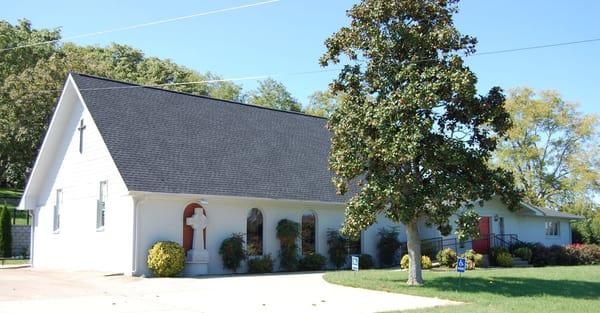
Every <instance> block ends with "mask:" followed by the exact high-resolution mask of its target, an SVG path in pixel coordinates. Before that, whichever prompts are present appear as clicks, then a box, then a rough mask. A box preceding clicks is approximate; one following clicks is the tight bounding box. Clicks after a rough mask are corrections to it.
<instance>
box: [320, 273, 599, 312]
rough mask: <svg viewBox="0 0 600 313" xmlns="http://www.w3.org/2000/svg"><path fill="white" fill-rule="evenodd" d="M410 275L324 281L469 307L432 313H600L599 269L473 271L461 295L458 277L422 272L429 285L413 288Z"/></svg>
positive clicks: (329, 275) (347, 276)
mask: <svg viewBox="0 0 600 313" xmlns="http://www.w3.org/2000/svg"><path fill="white" fill-rule="evenodd" d="M406 275H407V273H406V272H399V271H390V270H361V271H360V272H358V273H356V274H354V273H353V272H351V271H338V272H329V273H327V274H325V280H326V281H328V282H330V283H334V284H340V285H345V286H350V287H360V288H366V289H374V290H381V291H387V292H397V293H404V294H411V295H418V296H426V297H437V298H442V299H449V300H455V301H460V302H465V303H466V304H465V305H461V306H459V307H456V306H446V307H440V308H435V309H427V310H423V312H424V311H427V312H457V311H463V312H527V313H532V312H600V265H593V266H564V267H563V266H557V267H543V268H519V269H517V268H514V269H490V270H475V271H468V272H467V273H466V274H463V276H462V282H461V290H460V291H457V287H458V274H457V273H455V272H432V271H423V276H424V279H425V285H424V286H422V287H409V286H407V285H406V284H405V282H406Z"/></svg>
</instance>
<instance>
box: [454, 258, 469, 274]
mask: <svg viewBox="0 0 600 313" xmlns="http://www.w3.org/2000/svg"><path fill="white" fill-rule="evenodd" d="M466 268H467V260H466V259H465V258H458V260H457V261H456V271H457V272H459V273H464V272H465V269H466Z"/></svg>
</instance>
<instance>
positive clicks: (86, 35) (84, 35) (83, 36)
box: [0, 0, 280, 52]
mask: <svg viewBox="0 0 600 313" xmlns="http://www.w3.org/2000/svg"><path fill="white" fill-rule="evenodd" d="M279 1H280V0H269V1H263V2H256V3H251V4H245V5H240V6H236V7H231V8H224V9H217V10H212V11H207V12H201V13H196V14H192V15H186V16H179V17H173V18H168V19H164V20H159V21H153V22H147V23H142V24H136V25H130V26H124V27H119V28H113V29H108V30H103V31H98V32H93V33H86V34H80V35H75V36H70V37H65V38H61V39H55V40H48V41H42V42H36V43H31V44H24V45H19V46H15V47H10V48H4V49H0V52H4V51H10V50H14V49H20V48H28V47H35V46H41V45H47V44H53V43H56V42H60V41H66V40H72V39H79V38H87V37H93V36H98V35H104V34H108V33H115V32H121V31H126V30H132V29H137V28H142V27H148V26H154V25H159V24H165V23H171V22H177V21H181V20H187V19H190V18H195V17H200V16H206V15H211V14H217V13H223V12H228V11H235V10H241V9H246V8H251V7H255V6H260V5H266V4H272V3H275V2H279Z"/></svg>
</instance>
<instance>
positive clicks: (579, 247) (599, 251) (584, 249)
mask: <svg viewBox="0 0 600 313" xmlns="http://www.w3.org/2000/svg"><path fill="white" fill-rule="evenodd" d="M565 253H566V254H567V255H568V259H569V261H570V262H569V264H570V265H594V264H600V246H598V245H584V244H572V245H568V246H566V247H565Z"/></svg>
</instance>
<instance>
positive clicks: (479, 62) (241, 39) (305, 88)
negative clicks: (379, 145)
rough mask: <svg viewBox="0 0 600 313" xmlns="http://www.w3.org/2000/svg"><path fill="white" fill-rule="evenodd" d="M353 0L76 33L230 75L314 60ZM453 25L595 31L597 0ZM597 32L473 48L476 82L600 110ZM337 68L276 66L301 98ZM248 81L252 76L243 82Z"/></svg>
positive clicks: (104, 25) (530, 35)
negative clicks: (551, 93)
mask: <svg viewBox="0 0 600 313" xmlns="http://www.w3.org/2000/svg"><path fill="white" fill-rule="evenodd" d="M258 1H259V0H223V1H175V0H172V1H169V2H165V1H123V0H120V1H115V0H103V1H65V0H54V1H28V0H20V1H10V2H8V3H4V4H3V5H2V11H0V19H5V20H8V21H9V22H11V23H15V22H16V21H17V20H18V19H20V18H28V19H30V20H31V21H32V23H33V25H34V27H36V28H42V27H47V28H54V27H62V30H63V36H64V37H69V36H73V35H78V34H82V33H89V32H95V31H101V30H107V29H113V28H117V27H122V26H128V25H133V24H139V23H145V22H150V21H155V20H161V19H165V18H171V17H177V16H183V15H189V14H195V13H200V12H205V11H209V10H214V9H221V8H227V7H234V6H239V5H243V4H249V3H253V2H258ZM354 2H355V1H348V0H335V1H323V0H321V1H317V0H281V1H280V2H278V3H275V4H269V5H264V6H257V7H252V8H247V9H243V10H238V11H232V12H224V13H219V14H214V15H210V16H203V17H198V18H193V19H188V20H184V21H179V22H174V23H169V24H162V25H156V26H150V27H146V28H140V29H135V30H129V31H123V32H116V33H110V34H105V35H100V36H95V37H90V38H82V39H78V40H74V41H75V42H76V43H78V44H93V45H106V44H108V43H110V42H117V43H122V44H129V45H131V46H134V47H136V48H139V49H141V50H142V51H144V52H145V53H146V54H147V55H148V56H156V57H160V58H169V59H172V60H173V61H175V62H177V63H179V64H182V65H185V66H187V67H189V68H193V69H195V70H198V71H201V72H204V71H207V70H210V71H212V72H215V73H218V74H220V75H222V76H224V77H226V78H228V77H243V76H254V75H264V74H272V73H290V72H302V71H313V70H318V69H319V65H318V62H317V60H318V58H319V56H320V55H321V54H322V53H323V51H324V47H323V41H324V40H325V39H326V38H327V37H328V36H330V35H331V34H332V33H333V32H335V31H336V30H337V29H338V28H340V27H341V26H343V25H345V24H347V22H348V20H347V18H346V16H345V10H346V9H348V8H350V7H351V6H352V4H353V3H354ZM460 10H461V11H460V13H459V14H458V15H457V16H456V19H455V20H456V25H457V27H458V29H459V30H460V31H461V32H462V33H464V34H470V35H474V36H476V37H477V38H478V39H479V44H478V46H477V49H478V51H480V52H485V51H492V50H500V49H509V48H519V47H524V46H533V45H540V44H548V43H557V42H565V41H575V40H584V39H590V38H600V1H595V0H580V1H576V0H573V1H540V0H528V1H522V0H521V1H516V0H503V1H500V0H485V1H483V0H463V1H462V2H461V3H460ZM599 56H600V42H594V43H588V44H583V45H572V46H563V47H555V48H548V49H539V50H530V51H521V52H515V53H507V54H501V55H489V56H474V57H471V58H468V59H467V64H468V65H469V66H470V67H471V69H472V70H473V71H474V72H475V73H476V74H477V76H478V78H479V83H478V89H479V90H480V92H482V93H484V92H486V91H487V90H488V89H489V88H490V87H492V86H496V85H498V86H501V87H502V88H504V89H510V88H513V87H516V86H530V87H533V88H536V89H555V90H558V91H559V92H561V93H562V94H563V95H564V98H565V99H567V100H570V101H575V102H578V103H580V105H581V109H582V110H583V111H585V112H588V113H600V103H599V97H598V96H597V94H598V91H599V89H600V88H599V87H600V84H599V83H600V58H599ZM335 75H336V74H335V73H332V72H324V73H318V74H310V75H308V74H307V75H295V76H277V77H275V78H276V79H277V80H279V81H282V82H283V83H284V84H285V85H286V86H287V87H288V88H289V90H290V91H291V92H292V94H293V95H294V96H295V97H296V98H297V99H298V100H300V101H301V102H303V103H306V102H307V97H308V95H310V94H311V93H312V92H314V91H315V90H323V89H326V88H327V84H328V83H329V82H330V81H331V80H332V79H333V78H334V77H335ZM242 84H243V85H244V88H245V89H246V90H249V89H251V88H253V87H254V86H255V85H256V83H255V82H250V81H245V82H243V83H242Z"/></svg>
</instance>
